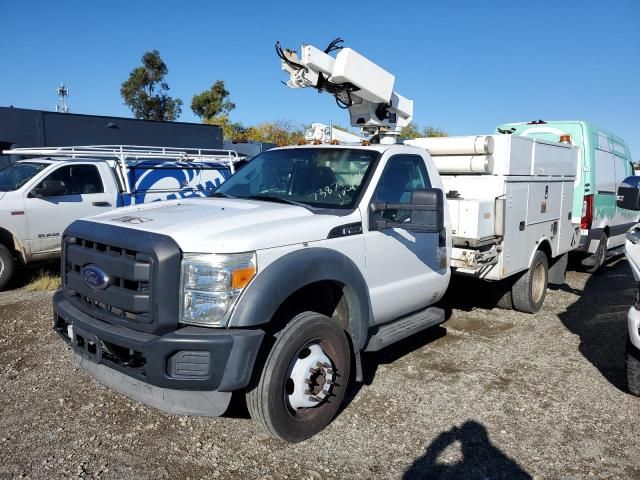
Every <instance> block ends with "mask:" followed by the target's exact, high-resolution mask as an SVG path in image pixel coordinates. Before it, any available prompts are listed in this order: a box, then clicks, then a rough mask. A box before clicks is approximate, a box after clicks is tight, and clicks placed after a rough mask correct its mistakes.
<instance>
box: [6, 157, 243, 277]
mask: <svg viewBox="0 0 640 480" xmlns="http://www.w3.org/2000/svg"><path fill="white" fill-rule="evenodd" d="M2 153H4V154H7V155H16V156H18V158H23V160H18V161H16V162H15V163H13V164H12V165H9V166H8V167H7V168H5V169H3V170H0V216H2V223H0V289H2V288H4V287H5V286H6V285H7V283H8V282H9V281H10V280H11V277H12V276H13V273H14V272H15V269H16V266H17V265H27V264H30V263H33V262H37V261H43V260H51V259H53V258H57V257H59V256H60V243H61V239H62V232H63V231H64V229H65V228H67V227H68V226H69V225H70V224H71V223H72V222H73V221H75V220H78V219H79V218H82V217H87V216H91V215H97V214H98V213H102V212H104V211H107V210H112V209H114V208H116V207H122V206H129V205H135V204H139V203H146V202H153V201H158V200H166V199H175V198H188V197H192V196H206V195H207V194H208V193H209V192H211V191H212V190H214V189H215V188H216V187H217V186H218V185H220V183H222V182H223V181H224V180H225V178H227V177H229V176H230V175H231V174H232V173H233V169H234V167H233V165H234V163H235V162H237V161H239V160H240V159H241V158H240V157H238V155H237V154H236V153H235V152H234V151H231V150H224V151H223V150H202V149H184V148H168V147H141V146H124V145H117V146H116V145H100V146H81V147H35V148H14V149H12V150H5V151H4V152H2Z"/></svg>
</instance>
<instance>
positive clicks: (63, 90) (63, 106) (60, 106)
mask: <svg viewBox="0 0 640 480" xmlns="http://www.w3.org/2000/svg"><path fill="white" fill-rule="evenodd" d="M56 92H57V93H58V103H57V104H56V112H61V113H69V104H68V103H67V98H68V97H69V88H68V87H65V85H64V83H60V86H59V87H58V88H57V89H56Z"/></svg>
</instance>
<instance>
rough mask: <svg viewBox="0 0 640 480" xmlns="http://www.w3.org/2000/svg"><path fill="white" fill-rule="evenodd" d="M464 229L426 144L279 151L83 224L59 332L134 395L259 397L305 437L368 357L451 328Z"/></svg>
mask: <svg viewBox="0 0 640 480" xmlns="http://www.w3.org/2000/svg"><path fill="white" fill-rule="evenodd" d="M450 232H451V228H450V222H449V215H448V210H447V206H446V203H445V202H444V197H443V191H442V183H441V181H440V177H439V175H438V172H437V170H436V169H435V167H434V164H433V162H432V161H431V159H430V156H429V154H428V153H427V152H426V151H425V150H423V149H420V148H416V147H409V146H402V145H375V146H352V147H351V146H350V147H343V146H321V145H319V146H309V147H289V148H279V149H273V150H269V151H267V152H265V153H262V154H261V155H259V156H257V157H256V158H254V159H253V160H252V161H251V162H249V163H248V164H247V165H246V166H245V167H243V168H242V169H241V170H239V171H238V172H237V173H236V174H235V175H234V176H232V177H231V178H230V179H228V180H227V181H226V182H225V183H223V184H222V185H221V186H220V187H219V188H218V189H217V190H216V191H215V193H213V194H212V196H211V198H193V199H182V200H173V201H168V202H163V203H162V204H145V205H139V206H133V207H129V208H125V209H123V210H121V211H119V212H117V213H116V212H113V213H107V214H102V215H98V216H96V217H93V218H91V219H86V220H79V221H76V222H74V223H73V224H72V225H71V226H70V227H69V228H68V229H67V231H66V232H65V234H64V239H63V287H62V290H61V291H59V292H57V293H56V295H55V298H54V310H55V330H56V331H57V332H58V333H59V334H60V336H61V337H62V338H63V339H64V340H65V341H67V342H68V343H69V344H70V345H71V346H72V348H73V350H74V352H75V353H76V355H77V359H78V362H79V364H80V365H81V366H82V368H83V369H84V370H85V371H87V372H88V373H90V374H91V375H92V376H94V377H95V378H96V379H97V380H98V381H100V382H102V383H104V384H106V385H107V386H110V387H112V388H114V389H116V390H118V391H120V392H121V393H124V394H125V395H128V396H130V397H132V398H134V399H137V400H140V401H143V402H145V403H147V404H149V405H152V406H155V407H157V408H160V409H163V410H165V411H169V412H173V413H182V414H185V413H186V414H198V415H220V414H222V413H223V412H224V411H225V410H226V408H227V406H228V404H229V401H230V399H231V394H232V392H234V391H245V392H246V395H247V401H248V405H249V409H250V412H251V414H252V416H253V417H254V418H255V419H257V420H258V421H259V422H260V423H261V424H262V425H263V426H264V427H265V428H266V429H267V430H268V431H270V432H271V433H272V434H273V435H274V436H276V437H278V438H282V439H285V440H288V441H300V440H303V439H305V438H308V437H309V436H311V435H313V434H314V433H316V432H318V431H319V430H321V429H322V428H324V426H325V425H326V424H328V423H329V422H330V421H331V419H332V418H333V416H334V415H335V413H336V411H337V409H338V407H339V405H340V403H341V401H342V399H343V397H344V394H345V391H346V388H347V385H348V382H349V375H350V372H351V369H352V366H355V372H356V375H357V376H359V375H360V373H359V372H360V371H361V369H360V366H359V365H360V361H359V359H360V352H361V351H363V350H365V349H367V350H379V349H380V348H383V347H385V346H386V345H389V344H391V343H393V342H395V341H397V340H399V339H402V338H405V337H407V336H409V335H411V334H412V333H415V332H417V331H420V330H423V329H425V328H428V327H430V326H433V325H436V324H438V323H441V322H443V321H444V319H445V318H444V312H443V311H442V310H441V309H439V308H436V307H434V306H433V304H435V303H436V302H437V301H438V300H440V299H441V298H442V296H443V295H444V293H445V291H446V289H447V286H448V284H449V277H450V275H451V273H450V263H449V258H450V253H451V233H450ZM354 362H355V363H354Z"/></svg>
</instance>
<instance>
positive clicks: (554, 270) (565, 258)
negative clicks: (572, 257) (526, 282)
mask: <svg viewBox="0 0 640 480" xmlns="http://www.w3.org/2000/svg"><path fill="white" fill-rule="evenodd" d="M551 262H552V263H551V265H550V266H549V283H550V284H551V285H562V284H563V283H564V280H565V277H566V274H567V264H568V262H569V254H568V253H565V254H564V255H561V256H559V257H556V258H554V259H552V260H551Z"/></svg>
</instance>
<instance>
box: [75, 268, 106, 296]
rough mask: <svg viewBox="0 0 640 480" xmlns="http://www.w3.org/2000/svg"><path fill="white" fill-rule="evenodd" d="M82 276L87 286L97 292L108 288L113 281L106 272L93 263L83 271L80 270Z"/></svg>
mask: <svg viewBox="0 0 640 480" xmlns="http://www.w3.org/2000/svg"><path fill="white" fill-rule="evenodd" d="M80 276H81V277H82V281H83V282H84V283H85V284H86V285H88V286H90V287H91V288H95V289H97V290H104V289H105V288H107V287H108V286H109V282H110V280H111V279H110V278H109V275H107V274H106V273H105V271H104V270H102V269H101V268H100V267H98V266H97V265H94V264H92V263H90V264H88V265H85V266H84V267H82V270H80Z"/></svg>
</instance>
